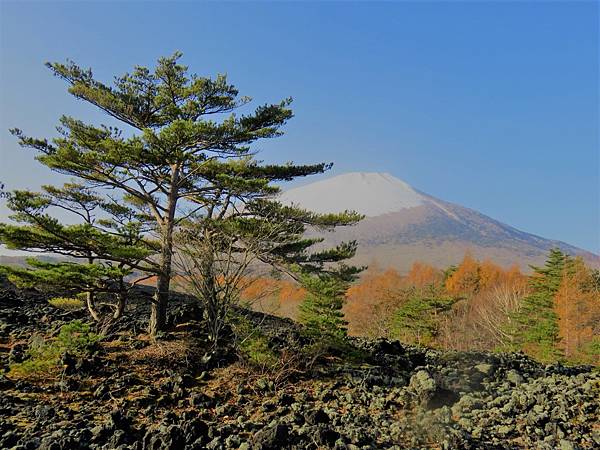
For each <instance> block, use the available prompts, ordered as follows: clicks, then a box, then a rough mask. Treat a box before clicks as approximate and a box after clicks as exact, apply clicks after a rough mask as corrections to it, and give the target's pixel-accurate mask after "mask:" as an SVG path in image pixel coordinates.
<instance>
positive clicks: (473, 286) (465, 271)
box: [446, 252, 480, 294]
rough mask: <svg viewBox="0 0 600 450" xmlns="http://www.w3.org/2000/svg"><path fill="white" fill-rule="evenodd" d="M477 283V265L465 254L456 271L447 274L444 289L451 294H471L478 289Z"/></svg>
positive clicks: (478, 278) (478, 275) (475, 261)
mask: <svg viewBox="0 0 600 450" xmlns="http://www.w3.org/2000/svg"><path fill="white" fill-rule="evenodd" d="M479 283H480V273H479V263H478V262H477V260H476V259H475V258H473V255H471V253H470V252H467V253H465V256H464V258H463V260H462V262H461V263H460V264H459V265H458V267H457V268H456V270H452V271H451V272H449V276H448V277H447V279H446V289H447V290H448V292H450V293H452V294H467V293H469V294H472V293H475V292H476V291H477V290H478V289H479Z"/></svg>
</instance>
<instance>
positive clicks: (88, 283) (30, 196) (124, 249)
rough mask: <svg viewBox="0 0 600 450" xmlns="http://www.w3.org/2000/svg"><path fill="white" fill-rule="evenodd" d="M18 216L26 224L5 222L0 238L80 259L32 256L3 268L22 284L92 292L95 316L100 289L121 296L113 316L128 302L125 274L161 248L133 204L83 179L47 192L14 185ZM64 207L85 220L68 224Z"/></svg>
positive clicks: (88, 295)
mask: <svg viewBox="0 0 600 450" xmlns="http://www.w3.org/2000/svg"><path fill="white" fill-rule="evenodd" d="M8 206H9V208H10V209H11V210H12V211H13V213H14V214H13V215H12V216H11V217H12V219H13V220H14V221H16V222H18V223H20V225H14V224H0V242H2V243H3V244H5V245H6V246H7V247H8V248H11V249H19V250H27V251H29V252H42V253H48V252H51V253H54V254H58V255H63V256H68V257H70V258H75V259H79V260H81V261H82V263H76V262H71V261H65V262H58V263H48V262H43V261H39V260H36V259H35V258H28V260H27V262H28V266H29V267H27V268H25V269H23V268H17V267H10V266H5V267H2V268H0V269H1V270H2V272H3V273H4V274H6V275H7V276H8V278H9V279H10V280H11V281H13V282H15V283H16V284H18V285H20V286H27V287H43V288H45V289H54V290H56V289H60V290H65V291H71V292H84V293H85V294H86V304H87V308H88V310H89V312H90V314H91V315H92V317H93V318H94V319H95V320H100V314H99V312H98V311H97V309H96V306H95V297H96V295H97V294H99V293H106V294H113V295H115V296H116V297H117V301H116V302H115V308H114V312H113V318H118V317H119V316H120V315H121V314H122V313H123V309H124V307H125V302H126V300H127V293H128V284H127V283H125V278H126V277H127V276H128V275H130V274H131V272H132V270H133V269H134V268H139V267H146V265H143V264H144V263H143V261H144V260H148V261H149V260H150V259H149V258H150V256H151V255H153V253H155V252H154V251H153V250H152V246H151V245H149V242H147V241H146V240H145V239H144V238H143V237H142V234H143V232H144V228H143V227H144V224H145V221H146V219H147V218H146V217H144V216H143V215H140V214H139V213H138V212H137V211H135V210H133V209H132V208H130V207H128V206H126V205H122V204H118V203H116V202H114V201H111V200H110V199H103V198H102V197H101V196H99V195H97V194H96V193H95V192H93V191H92V190H91V189H88V188H86V187H84V186H83V185H80V184H75V183H66V184H65V185H64V186H62V187H60V188H57V187H54V186H43V192H31V191H14V192H13V193H11V194H10V195H9V196H8ZM56 210H61V211H63V212H64V213H67V214H68V215H69V216H70V217H69V218H70V219H73V218H77V219H79V223H76V224H73V225H64V224H61V223H60V222H59V220H57V219H56V218H55V217H53V215H52V214H51V213H52V212H55V211H56Z"/></svg>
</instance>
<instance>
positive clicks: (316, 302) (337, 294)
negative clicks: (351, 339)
mask: <svg viewBox="0 0 600 450" xmlns="http://www.w3.org/2000/svg"><path fill="white" fill-rule="evenodd" d="M346 275H347V274H346ZM350 276H351V277H353V276H354V274H352V275H350ZM301 280H302V286H303V287H304V288H305V289H306V291H307V295H306V297H305V299H304V301H303V302H302V303H301V304H300V314H299V320H300V323H302V324H303V325H304V330H305V332H306V334H307V335H308V336H309V337H310V338H312V339H314V340H315V341H320V342H322V343H324V344H327V345H331V346H340V345H343V343H344V341H345V340H346V337H347V325H348V323H347V322H346V321H345V320H344V313H343V312H342V308H343V306H344V303H345V301H346V298H345V294H346V290H347V289H348V282H349V279H348V277H345V276H344V273H343V272H338V273H335V272H320V273H318V274H316V275H312V274H303V275H302V276H301Z"/></svg>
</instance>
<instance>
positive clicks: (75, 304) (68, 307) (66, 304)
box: [48, 297, 84, 311]
mask: <svg viewBox="0 0 600 450" xmlns="http://www.w3.org/2000/svg"><path fill="white" fill-rule="evenodd" d="M48 303H50V304H51V305H52V306H54V307H55V308H58V309H63V310H65V311H74V310H76V309H80V308H82V307H83V305H84V302H83V300H81V299H79V298H76V297H54V298H51V299H50V300H48Z"/></svg>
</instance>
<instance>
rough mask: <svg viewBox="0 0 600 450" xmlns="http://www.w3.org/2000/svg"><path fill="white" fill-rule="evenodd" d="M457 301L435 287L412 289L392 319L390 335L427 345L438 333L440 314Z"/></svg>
mask: <svg viewBox="0 0 600 450" xmlns="http://www.w3.org/2000/svg"><path fill="white" fill-rule="evenodd" d="M456 301H457V299H456V298H454V297H449V296H447V295H444V294H442V293H441V292H440V291H439V289H437V288H435V286H431V287H430V288H429V289H424V290H417V289H414V292H413V293H412V295H410V296H409V297H408V299H407V300H405V301H404V302H403V303H402V304H401V305H400V306H399V307H398V309H397V310H396V311H395V313H394V315H393V317H392V324H391V325H392V334H393V335H394V336H396V337H397V338H399V339H401V340H403V341H406V342H414V343H417V344H419V345H429V344H431V342H432V341H433V340H434V339H435V337H436V336H437V335H438V333H439V326H440V320H441V318H442V314H443V313H444V312H446V311H449V310H450V309H451V308H452V305H453V304H454V303H456Z"/></svg>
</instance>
